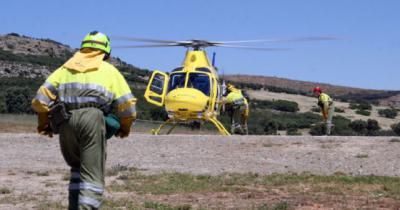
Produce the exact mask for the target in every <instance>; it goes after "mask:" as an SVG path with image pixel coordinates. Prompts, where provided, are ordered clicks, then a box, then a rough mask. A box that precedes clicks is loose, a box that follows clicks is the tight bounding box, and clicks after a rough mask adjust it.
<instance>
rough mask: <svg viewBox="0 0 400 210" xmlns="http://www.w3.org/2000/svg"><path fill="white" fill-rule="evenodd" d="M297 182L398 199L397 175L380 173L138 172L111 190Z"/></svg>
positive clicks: (228, 188)
mask: <svg viewBox="0 0 400 210" xmlns="http://www.w3.org/2000/svg"><path fill="white" fill-rule="evenodd" d="M299 185H307V186H309V187H310V188H311V189H313V190H314V191H322V192H324V193H328V194H329V193H332V194H337V193H338V192H340V191H342V189H346V190H345V191H343V193H363V192H364V191H366V190H367V189H370V188H371V187H373V189H374V190H373V192H375V193H380V194H384V195H385V196H388V197H391V198H396V199H400V178H398V177H380V176H348V175H343V174H338V175H332V176H317V175H311V174H300V175H287V174H284V175H282V174H274V175H263V176H261V175H259V174H252V173H248V174H223V175H219V176H208V175H190V174H182V173H163V174H157V175H143V174H141V173H139V172H137V171H131V172H129V173H125V174H121V175H120V176H119V180H118V182H114V183H112V184H111V185H110V186H109V188H110V190H111V191H119V192H124V191H128V192H136V193H138V194H153V195H169V194H184V193H207V192H232V193H236V192H244V191H248V190H249V186H252V187H255V186H257V188H259V189H264V190H265V189H268V188H275V187H284V188H285V189H287V190H290V191H294V192H296V191H301V190H300V189H298V186H299Z"/></svg>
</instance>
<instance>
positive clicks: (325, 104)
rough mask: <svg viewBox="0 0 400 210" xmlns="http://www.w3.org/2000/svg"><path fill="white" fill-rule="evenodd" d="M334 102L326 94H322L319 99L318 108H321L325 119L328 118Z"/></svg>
mask: <svg viewBox="0 0 400 210" xmlns="http://www.w3.org/2000/svg"><path fill="white" fill-rule="evenodd" d="M332 102H333V101H332V98H331V97H330V96H329V95H328V94H326V93H321V94H320V95H319V97H318V106H320V107H321V111H322V115H323V117H324V119H327V118H328V112H329V106H330V105H331V104H332Z"/></svg>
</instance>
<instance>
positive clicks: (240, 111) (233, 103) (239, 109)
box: [224, 83, 249, 135]
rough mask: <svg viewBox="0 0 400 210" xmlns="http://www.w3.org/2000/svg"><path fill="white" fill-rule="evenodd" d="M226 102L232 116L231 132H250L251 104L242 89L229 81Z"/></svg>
mask: <svg viewBox="0 0 400 210" xmlns="http://www.w3.org/2000/svg"><path fill="white" fill-rule="evenodd" d="M226 94H227V95H226V97H225V99H224V104H225V105H226V110H227V112H228V113H229V115H230V118H231V133H232V134H235V133H239V134H246V135H247V134H248V128H247V119H248V117H249V104H248V102H247V99H246V98H245V97H244V96H243V94H242V91H241V90H239V89H237V88H236V87H235V86H234V85H233V84H230V83H228V85H227V92H226Z"/></svg>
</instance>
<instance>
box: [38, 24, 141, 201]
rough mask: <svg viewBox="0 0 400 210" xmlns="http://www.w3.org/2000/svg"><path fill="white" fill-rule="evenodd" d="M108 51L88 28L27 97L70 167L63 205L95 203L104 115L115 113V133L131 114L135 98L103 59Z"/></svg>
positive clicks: (121, 133)
mask: <svg viewBox="0 0 400 210" xmlns="http://www.w3.org/2000/svg"><path fill="white" fill-rule="evenodd" d="M110 53H111V46H110V39H109V38H108V37H107V36H106V35H104V34H103V33H100V32H97V31H93V32H91V33H89V34H88V35H86V37H85V38H84V40H83V41H82V44H81V49H80V50H79V51H78V52H76V53H75V54H74V56H73V57H72V58H70V59H69V60H68V61H67V62H66V63H65V64H64V65H62V66H61V67H60V68H58V69H57V70H55V71H54V72H53V73H52V74H51V75H50V76H49V77H48V78H47V80H46V81H45V83H44V84H43V85H42V86H41V87H40V88H39V90H38V92H37V95H36V96H35V98H34V99H33V100H32V108H33V109H34V110H35V111H36V112H37V113H38V124H39V125H38V132H39V133H40V134H42V135H47V136H49V137H52V135H53V132H55V133H59V134H60V147H61V152H62V154H63V156H64V159H65V161H66V162H67V164H68V165H69V166H70V167H71V177H70V184H69V188H68V189H69V197H68V198H69V209H98V208H100V206H101V204H102V194H103V192H104V189H105V187H104V185H105V184H104V172H105V160H106V146H107V142H106V130H107V135H108V127H109V126H108V125H109V123H108V122H109V121H108V119H109V118H108V116H110V115H112V114H113V116H115V117H114V121H113V122H114V124H113V125H116V126H115V127H114V129H115V131H114V133H112V134H115V135H116V136H118V137H120V138H124V137H127V136H128V135H129V132H130V128H131V125H132V122H133V121H134V120H135V118H136V109H135V104H136V98H135V97H134V96H133V95H132V93H131V90H130V88H129V86H128V84H127V82H126V81H125V79H124V77H123V76H122V75H121V73H120V72H119V71H118V70H117V69H116V68H115V67H114V66H113V65H111V64H110V63H108V62H107V61H106V60H108V58H109V57H110ZM115 122H116V123H115ZM111 131H112V130H111ZM111 136H112V135H111ZM111 136H110V135H109V137H111Z"/></svg>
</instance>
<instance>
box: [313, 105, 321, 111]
mask: <svg viewBox="0 0 400 210" xmlns="http://www.w3.org/2000/svg"><path fill="white" fill-rule="evenodd" d="M310 111H311V112H320V111H321V108H319V107H316V106H314V107H313V108H311V109H310Z"/></svg>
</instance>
